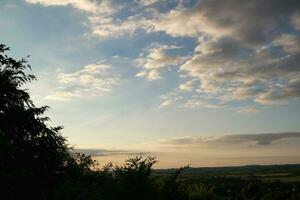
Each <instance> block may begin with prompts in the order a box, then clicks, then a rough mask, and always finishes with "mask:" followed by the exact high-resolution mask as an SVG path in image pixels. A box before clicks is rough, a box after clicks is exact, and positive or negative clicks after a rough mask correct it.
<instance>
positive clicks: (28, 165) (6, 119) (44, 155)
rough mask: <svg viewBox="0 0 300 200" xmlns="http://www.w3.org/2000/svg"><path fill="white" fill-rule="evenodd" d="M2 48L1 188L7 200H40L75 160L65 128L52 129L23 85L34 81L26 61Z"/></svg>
mask: <svg viewBox="0 0 300 200" xmlns="http://www.w3.org/2000/svg"><path fill="white" fill-rule="evenodd" d="M8 50H9V48H8V47H6V46H5V45H3V44H1V45H0V177H1V180H0V184H1V189H3V191H5V192H4V194H2V196H5V199H20V197H22V199H23V198H29V199H40V198H41V197H42V196H45V195H47V194H48V193H51V190H52V189H53V186H54V184H55V183H56V182H58V181H59V179H61V177H62V176H63V175H64V174H65V173H66V168H67V167H68V163H69V161H70V160H72V157H71V154H70V152H69V150H70V149H69V147H68V145H67V144H66V139H65V138H64V137H63V136H61V134H60V132H59V131H60V130H61V128H62V127H50V126H48V125H47V124H46V122H47V121H48V120H49V118H48V117H44V116H43V114H44V113H45V111H46V110H47V109H48V107H47V106H44V107H36V106H35V105H34V103H33V102H32V100H31V98H30V95H29V93H28V91H27V90H26V89H24V88H23V86H24V84H26V83H28V82H30V81H33V80H35V76H33V75H31V74H28V73H27V72H26V71H28V70H30V65H29V64H27V61H26V60H25V59H21V60H15V59H13V58H11V57H9V56H8V55H7V54H5V53H6V51H8Z"/></svg>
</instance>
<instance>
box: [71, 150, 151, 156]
mask: <svg viewBox="0 0 300 200" xmlns="http://www.w3.org/2000/svg"><path fill="white" fill-rule="evenodd" d="M75 152H79V153H84V154H86V155H91V156H93V157H98V156H112V155H126V156H140V155H147V154H149V152H143V151H129V150H110V149H75Z"/></svg>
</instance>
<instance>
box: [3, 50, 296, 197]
mask: <svg viewBox="0 0 300 200" xmlns="http://www.w3.org/2000/svg"><path fill="white" fill-rule="evenodd" d="M8 50H9V48H8V47H6V46H5V45H0V190H1V196H0V198H1V199H4V200H19V199H20V200H21V199H22V200H23V199H30V200H120V199H122V200H201V199H203V200H205V199H207V200H209V199H273V200H276V199H300V196H299V185H298V184H295V185H289V184H283V183H278V185H276V186H274V187H272V188H271V189H270V190H269V188H267V187H265V185H264V184H262V183H260V182H249V183H242V182H241V181H240V182H238V183H237V184H234V183H235V182H231V181H229V182H224V181H222V180H217V179H216V180H213V179H211V180H213V181H210V182H209V181H208V182H207V181H204V182H203V181H202V182H201V181H189V180H183V179H180V178H179V176H180V174H181V172H182V170H184V169H185V168H181V169H179V170H176V171H174V172H173V173H172V174H169V175H157V174H155V173H153V170H152V167H153V165H154V164H155V162H156V160H155V159H154V158H150V157H149V158H145V159H143V158H142V157H136V158H133V159H129V160H127V161H126V162H125V164H124V165H123V166H113V165H112V164H108V165H106V166H104V167H101V168H100V167H99V165H98V164H97V162H96V161H94V160H93V159H92V158H91V157H90V156H86V155H84V154H80V153H74V151H73V149H72V148H71V147H70V146H69V145H68V143H67V141H66V139H65V138H64V137H63V136H62V135H61V133H60V130H61V129H62V127H51V126H49V124H48V121H49V118H48V117H45V116H44V113H45V112H46V110H47V109H48V107H47V106H44V107H37V106H35V104H34V103H33V102H32V100H31V98H30V95H29V93H28V91H27V90H26V89H24V85H25V84H26V83H28V82H30V81H33V80H35V76H33V75H31V74H28V71H29V70H30V65H29V64H28V63H27V61H26V60H25V59H20V60H16V59H14V58H11V57H10V56H9V55H8V54H7V53H6V52H7V51H8ZM232 181H233V180H232Z"/></svg>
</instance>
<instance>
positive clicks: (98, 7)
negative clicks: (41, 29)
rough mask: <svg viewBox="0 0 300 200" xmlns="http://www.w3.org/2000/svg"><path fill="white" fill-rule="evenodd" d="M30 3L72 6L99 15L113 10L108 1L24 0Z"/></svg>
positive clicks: (108, 13) (107, 13)
mask: <svg viewBox="0 0 300 200" xmlns="http://www.w3.org/2000/svg"><path fill="white" fill-rule="evenodd" d="M25 1H26V2H27V3H30V4H41V5H43V6H72V7H74V8H76V9H79V10H83V11H86V12H90V13H97V14H101V15H104V14H105V15H110V14H112V13H114V12H115V9H114V8H113V6H112V5H111V3H110V1H108V0H102V1H92V0H25Z"/></svg>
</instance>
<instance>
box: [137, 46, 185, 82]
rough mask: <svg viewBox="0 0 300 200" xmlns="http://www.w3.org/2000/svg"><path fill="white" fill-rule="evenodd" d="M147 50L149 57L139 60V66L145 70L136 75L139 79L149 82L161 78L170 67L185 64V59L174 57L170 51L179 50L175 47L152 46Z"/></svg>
mask: <svg viewBox="0 0 300 200" xmlns="http://www.w3.org/2000/svg"><path fill="white" fill-rule="evenodd" d="M150 46H154V47H151V48H149V49H148V50H147V55H146V56H143V55H142V57H141V58H139V59H137V63H138V66H139V67H141V68H142V69H143V70H142V71H141V72H139V73H137V74H136V76H137V77H146V78H148V79H149V80H155V79H159V78H161V76H160V74H161V73H162V71H164V70H165V69H166V68H168V67H173V66H177V65H179V64H180V63H182V62H183V60H184V59H185V57H183V56H179V55H172V54H170V53H168V51H170V50H173V49H178V48H179V47H177V46H174V45H157V44H152V45H150Z"/></svg>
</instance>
